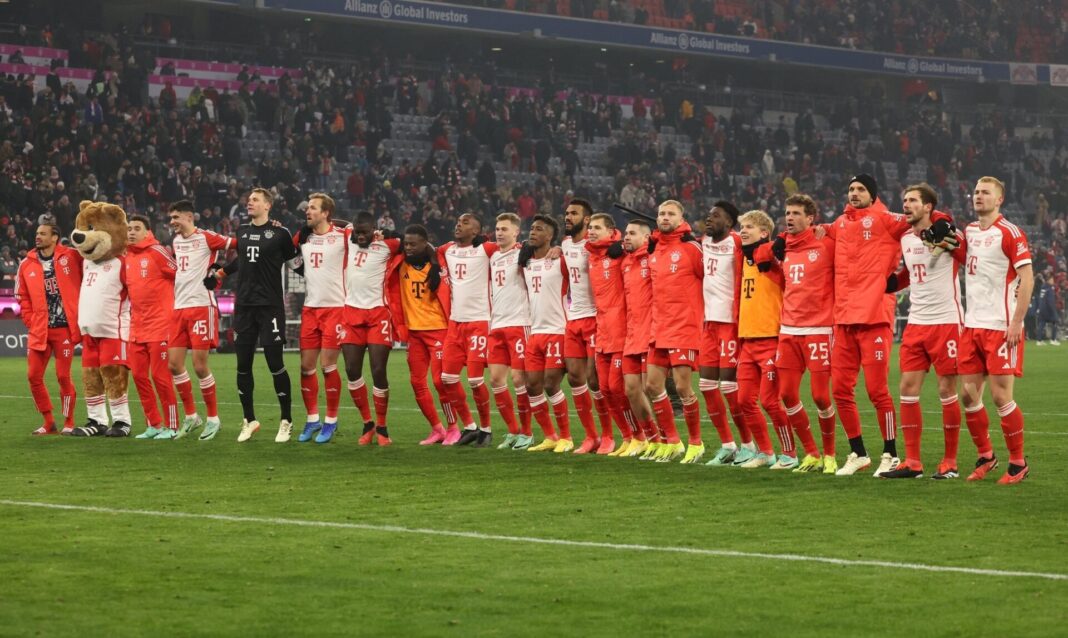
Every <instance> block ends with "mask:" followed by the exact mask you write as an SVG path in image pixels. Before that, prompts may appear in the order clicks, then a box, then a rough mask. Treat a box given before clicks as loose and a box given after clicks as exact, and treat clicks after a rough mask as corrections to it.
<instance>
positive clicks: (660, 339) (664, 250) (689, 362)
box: [646, 199, 705, 463]
mask: <svg viewBox="0 0 1068 638" xmlns="http://www.w3.org/2000/svg"><path fill="white" fill-rule="evenodd" d="M656 225H657V230H658V231H659V232H658V235H654V236H653V239H654V241H655V242H656V243H655V246H654V245H653V244H652V242H650V246H649V252H650V253H651V255H650V257H649V268H650V271H651V274H652V282H653V309H652V337H653V340H652V342H651V343H650V346H649V356H648V360H647V362H648V372H647V374H646V391H647V392H648V393H649V395H650V396H651V397H652V398H653V410H654V411H655V412H656V418H657V423H658V424H659V426H660V430H661V431H662V432H663V433H664V435H665V437H666V438H667V441H666V443H665V444H663V445H662V446H661V447H660V449H659V450H658V451H657V456H656V461H657V462H658V463H666V462H669V461H673V460H675V459H677V458H679V457H680V456H683V454H684V453H685V456H684V457H683V459H682V462H683V463H696V462H697V461H698V459H700V458H701V456H702V455H703V454H704V453H705V446H704V444H703V443H702V442H701V411H700V407H699V406H698V405H697V396H696V395H695V394H694V392H693V388H692V387H690V379H691V377H692V375H693V371H694V370H695V369H696V368H697V352H698V351H697V348H696V347H695V346H698V345H699V344H700V343H701V319H702V317H703V315H704V312H703V310H702V308H701V304H700V303H697V302H696V301H695V300H697V299H700V298H701V285H702V284H701V279H702V277H703V274H704V262H703V258H702V255H701V245H700V244H698V243H697V241H696V240H695V239H694V237H693V235H691V234H690V225H689V224H688V223H686V211H685V210H684V209H683V206H682V204H681V203H680V202H677V201H675V200H673V199H669V200H666V201H664V202H663V203H662V204H660V207H659V209H658V211H657V219H656ZM669 373H670V374H671V376H672V378H674V380H675V387H676V388H677V389H678V392H679V398H680V399H682V414H683V418H684V419H685V420H686V430H687V432H688V434H689V443H690V445H689V448H686V447H685V446H683V444H682V441H681V440H680V439H679V433H678V430H677V429H676V428H675V414H674V412H673V411H672V409H671V399H669V398H668V395H667V391H666V390H665V383H666V381H667V377H668V374H669Z"/></svg>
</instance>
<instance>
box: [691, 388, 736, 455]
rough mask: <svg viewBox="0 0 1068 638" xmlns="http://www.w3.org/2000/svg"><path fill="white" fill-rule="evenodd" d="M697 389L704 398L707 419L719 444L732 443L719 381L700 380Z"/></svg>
mask: <svg viewBox="0 0 1068 638" xmlns="http://www.w3.org/2000/svg"><path fill="white" fill-rule="evenodd" d="M698 387H699V388H700V390H701V394H702V395H703V396H704V397H705V409H706V410H708V418H709V420H710V421H712V425H713V426H714V427H715V428H716V433H717V434H718V435H719V440H720V443H722V444H724V445H726V444H728V443H734V435H733V434H731V428H730V426H729V425H727V411H726V409H725V408H724V406H723V396H722V395H721V394H720V392H719V381H717V380H715V379H701V380H700V381H699V382H698Z"/></svg>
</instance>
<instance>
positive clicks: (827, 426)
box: [816, 406, 835, 456]
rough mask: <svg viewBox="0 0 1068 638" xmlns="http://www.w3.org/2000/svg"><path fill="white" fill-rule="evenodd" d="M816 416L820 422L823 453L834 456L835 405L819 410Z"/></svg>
mask: <svg viewBox="0 0 1068 638" xmlns="http://www.w3.org/2000/svg"><path fill="white" fill-rule="evenodd" d="M816 416H817V417H818V418H819V422H820V442H821V443H823V454H824V455H825V456H834V455H835V446H834V438H835V432H834V407H833V406H828V407H827V409H826V410H817V411H816Z"/></svg>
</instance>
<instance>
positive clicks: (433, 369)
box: [390, 224, 459, 445]
mask: <svg viewBox="0 0 1068 638" xmlns="http://www.w3.org/2000/svg"><path fill="white" fill-rule="evenodd" d="M394 277H395V278H396V281H395V282H394V281H393V280H392V279H391V281H390V286H391V287H393V286H394V285H395V286H396V287H397V288H399V292H400V298H401V308H402V313H401V315H402V318H403V319H404V321H403V322H398V321H396V319H398V317H397V316H396V315H394V319H395V321H394V325H395V326H396V327H397V328H398V332H401V333H406V334H407V341H408V372H409V375H410V377H411V382H412V391H413V392H414V393H415V402H416V404H417V405H418V406H419V410H420V411H421V412H422V413H423V416H424V417H426V420H427V423H429V424H430V436H428V437H427V438H425V439H423V440H422V441H420V442H419V445H434V444H436V443H441V442H443V441H444V440H445V436H446V430H445V426H444V425H442V423H441V419H440V418H439V417H438V413H437V410H435V409H434V401H433V400H432V399H431V398H430V386H429V385H428V384H427V381H426V375H427V372H430V376H431V377H432V378H433V379H434V388H435V389H436V390H437V393H438V400H439V401H440V402H441V409H442V411H443V412H444V413H445V420H446V422H447V423H448V426H449V428H450V429H452V430H454V431H456V432H457V435H458V434H459V432H458V430H457V428H456V416H455V411H454V410H453V409H452V404H451V403H449V401H448V399H447V398H446V397H447V395H446V393H445V384H444V383H442V381H441V363H442V357H443V356H444V347H445V336H446V333H447V332H448V328H449V320H448V316H449V287H448V283H446V282H445V281H443V279H442V277H441V268H440V266H438V263H437V256H436V254H435V252H434V248H433V247H432V246H431V245H430V241H429V235H428V233H427V230H426V228H424V227H423V226H420V225H418V224H413V225H411V226H409V227H408V228H406V229H404V262H403V263H402V264H401V265H400V268H398V269H397V270H395V271H394ZM402 336H403V335H402Z"/></svg>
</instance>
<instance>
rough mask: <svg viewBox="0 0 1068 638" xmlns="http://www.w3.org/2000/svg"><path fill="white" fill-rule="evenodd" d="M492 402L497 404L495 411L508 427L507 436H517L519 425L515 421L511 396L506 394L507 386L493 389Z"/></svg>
mask: <svg viewBox="0 0 1068 638" xmlns="http://www.w3.org/2000/svg"><path fill="white" fill-rule="evenodd" d="M493 400H494V401H495V402H496V403H497V411H498V412H500V413H501V418H502V419H504V424H505V425H506V426H507V427H508V434H519V424H518V423H516V420H515V408H514V406H513V405H512V395H511V393H509V392H508V386H506V385H504V386H500V387H498V388H493Z"/></svg>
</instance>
